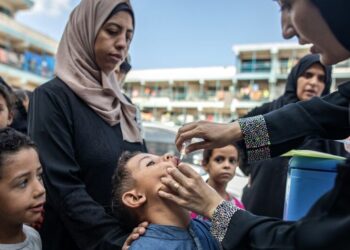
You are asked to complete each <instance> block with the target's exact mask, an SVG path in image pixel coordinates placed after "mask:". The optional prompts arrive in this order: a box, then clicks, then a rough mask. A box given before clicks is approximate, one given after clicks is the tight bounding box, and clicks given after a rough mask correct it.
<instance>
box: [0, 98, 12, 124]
mask: <svg viewBox="0 0 350 250" xmlns="http://www.w3.org/2000/svg"><path fill="white" fill-rule="evenodd" d="M11 122H12V114H11V112H10V111H9V109H8V108H7V103H6V100H5V98H4V97H3V96H2V95H1V94H0V128H6V127H7V126H10V125H11Z"/></svg>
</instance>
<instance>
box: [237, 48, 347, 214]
mask: <svg viewBox="0 0 350 250" xmlns="http://www.w3.org/2000/svg"><path fill="white" fill-rule="evenodd" d="M315 63H320V56H319V55H315V54H310V55H307V56H305V57H303V58H302V59H300V61H299V62H298V64H297V65H295V66H294V67H293V69H292V71H291V72H290V74H289V76H288V79H287V83H286V87H285V92H284V94H283V95H282V96H280V97H279V98H278V99H276V100H274V101H272V102H268V103H265V104H263V105H261V106H259V107H256V108H254V109H253V110H252V111H250V112H249V113H248V114H247V115H245V116H244V118H246V117H252V116H257V115H264V114H267V113H269V112H271V111H274V110H277V109H279V108H281V107H283V106H285V105H287V104H290V103H296V102H298V101H299V98H298V95H297V89H298V79H299V77H300V76H302V75H303V74H304V73H305V71H306V70H308V69H309V68H310V67H312V66H313V65H315ZM323 67H324V73H325V82H324V90H323V92H322V96H325V95H327V94H329V93H330V88H331V82H332V80H331V67H330V66H328V67H325V66H323ZM282 122H283V121H282ZM298 149H308V150H316V151H319V152H325V153H330V154H335V155H340V156H346V155H347V154H346V151H345V149H344V145H343V144H341V143H339V142H335V141H333V140H324V139H321V138H318V137H315V136H308V137H307V138H306V139H305V141H304V142H303V143H302V144H301V145H300V146H299V147H298ZM241 159H242V160H241V162H240V168H241V169H242V170H243V171H244V172H245V173H246V174H250V182H249V184H248V185H246V186H245V187H244V189H243V195H242V202H243V204H244V206H245V208H246V209H247V210H248V211H250V212H252V213H253V214H255V215H263V216H271V217H277V218H282V217H283V210H284V199H285V187H286V180H287V172H288V162H289V159H290V157H274V158H272V159H266V160H262V161H257V162H251V163H248V162H246V161H244V160H243V159H244V157H241Z"/></svg>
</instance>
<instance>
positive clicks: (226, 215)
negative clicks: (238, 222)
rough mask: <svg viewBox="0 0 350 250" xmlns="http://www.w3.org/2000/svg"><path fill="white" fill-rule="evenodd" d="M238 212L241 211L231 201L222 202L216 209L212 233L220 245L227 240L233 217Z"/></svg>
mask: <svg viewBox="0 0 350 250" xmlns="http://www.w3.org/2000/svg"><path fill="white" fill-rule="evenodd" d="M238 210H240V209H239V208H238V207H236V206H235V205H234V204H233V203H232V202H230V201H222V202H221V203H220V204H219V206H218V207H217V208H216V209H215V211H214V214H213V218H212V221H211V223H212V224H211V229H210V232H211V234H212V235H213V236H214V237H215V239H217V240H218V241H219V242H220V243H221V242H222V240H223V239H224V238H225V235H226V232H227V229H228V226H229V224H230V221H231V218H232V216H233V215H234V214H235V213H236V212H237V211H238Z"/></svg>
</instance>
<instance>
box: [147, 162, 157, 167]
mask: <svg viewBox="0 0 350 250" xmlns="http://www.w3.org/2000/svg"><path fill="white" fill-rule="evenodd" d="M154 164H156V163H155V162H154V161H150V162H148V163H147V165H146V167H149V166H153V165H154Z"/></svg>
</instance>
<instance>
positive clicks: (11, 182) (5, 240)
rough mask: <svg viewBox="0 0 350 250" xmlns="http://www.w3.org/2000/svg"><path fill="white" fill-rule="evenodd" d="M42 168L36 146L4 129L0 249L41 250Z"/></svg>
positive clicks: (0, 152)
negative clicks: (38, 224)
mask: <svg viewBox="0 0 350 250" xmlns="http://www.w3.org/2000/svg"><path fill="white" fill-rule="evenodd" d="M41 175H42V167H41V165H40V162H39V157H38V153H37V150H36V147H35V145H34V143H33V142H32V141H31V140H30V139H29V138H28V137H27V136H25V135H24V134H21V133H19V132H17V131H16V130H14V129H12V128H3V129H0V204H1V206H0V249H2V250H17V249H21V250H40V249H41V240H40V236H39V234H38V232H37V231H35V230H34V229H33V228H31V227H29V226H27V225H26V224H31V223H33V222H35V221H37V220H38V219H39V218H40V216H41V212H42V210H43V205H44V202H45V189H44V186H43V183H42V178H41Z"/></svg>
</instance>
